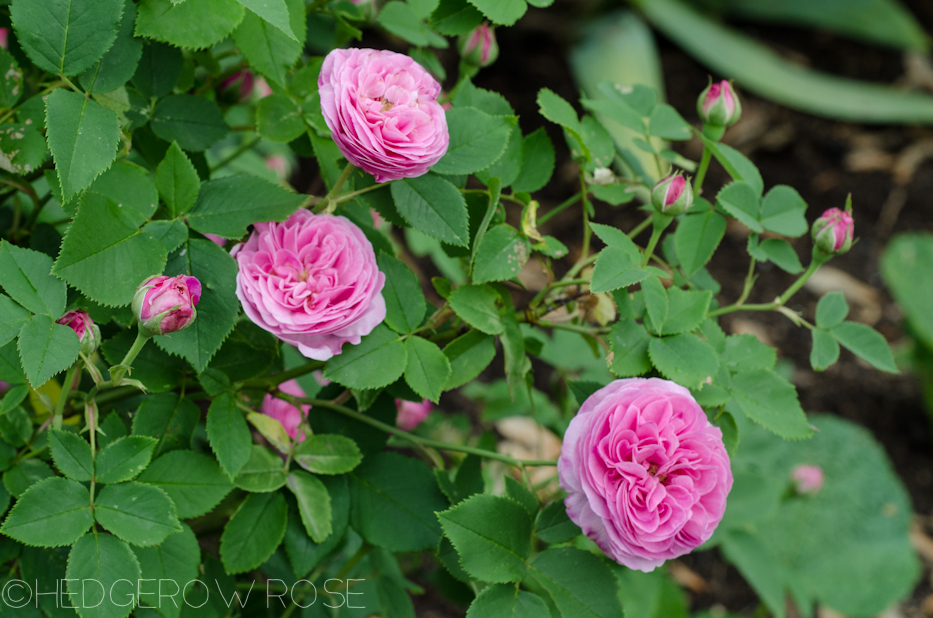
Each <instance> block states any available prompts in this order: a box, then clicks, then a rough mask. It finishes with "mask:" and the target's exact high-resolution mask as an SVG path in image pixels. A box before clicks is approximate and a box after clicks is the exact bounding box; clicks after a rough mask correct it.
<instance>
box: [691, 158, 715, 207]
mask: <svg viewBox="0 0 933 618" xmlns="http://www.w3.org/2000/svg"><path fill="white" fill-rule="evenodd" d="M712 155H713V152H712V151H711V150H710V149H709V148H707V147H706V146H705V145H704V146H703V156H702V157H701V158H700V167H699V169H698V170H697V175H696V177H694V179H693V194H694V195H697V196H699V195H700V191H701V190H702V189H703V180H704V179H705V178H706V170H707V169H709V160H710V158H711V157H712Z"/></svg>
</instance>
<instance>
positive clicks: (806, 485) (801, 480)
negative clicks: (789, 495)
mask: <svg viewBox="0 0 933 618" xmlns="http://www.w3.org/2000/svg"><path fill="white" fill-rule="evenodd" d="M790 476H791V478H792V479H793V480H794V484H795V485H796V486H797V493H799V494H809V495H811V496H812V495H816V494H818V493H820V490H821V489H822V488H823V480H824V477H823V468H821V467H819V466H812V465H809V464H801V465H799V466H797V467H796V468H794V471H793V472H791V475H790Z"/></svg>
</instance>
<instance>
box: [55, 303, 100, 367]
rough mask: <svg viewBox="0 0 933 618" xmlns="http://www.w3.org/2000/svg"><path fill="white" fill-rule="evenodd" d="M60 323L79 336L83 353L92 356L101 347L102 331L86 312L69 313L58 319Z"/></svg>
mask: <svg viewBox="0 0 933 618" xmlns="http://www.w3.org/2000/svg"><path fill="white" fill-rule="evenodd" d="M58 323H59V324H62V325H63V326H67V327H68V328H70V329H71V330H73V331H74V332H75V334H76V335H77V336H78V341H80V342H81V353H82V354H84V355H85V356H90V355H91V354H93V353H94V352H96V351H97V348H98V347H99V346H100V329H99V328H97V324H95V323H94V320H92V319H91V316H89V315H88V314H87V313H86V312H84V311H69V312H68V313H66V314H65V315H63V316H62V317H60V318H58Z"/></svg>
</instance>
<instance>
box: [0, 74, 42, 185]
mask: <svg viewBox="0 0 933 618" xmlns="http://www.w3.org/2000/svg"><path fill="white" fill-rule="evenodd" d="M0 69H2V67H0ZM47 150H48V146H47V145H46V143H45V138H44V137H42V134H41V133H39V131H38V129H37V128H36V127H34V126H31V125H27V124H4V125H3V129H0V168H3V169H5V170H6V171H8V172H12V173H13V174H18V175H21V176H22V175H25V174H29V173H30V172H33V171H34V170H37V169H38V168H39V167H40V166H41V165H42V164H43V163H44V162H45V155H46V151H47Z"/></svg>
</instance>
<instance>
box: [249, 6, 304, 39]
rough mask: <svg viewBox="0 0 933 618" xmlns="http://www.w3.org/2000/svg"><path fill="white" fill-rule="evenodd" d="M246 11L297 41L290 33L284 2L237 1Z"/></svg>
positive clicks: (289, 23) (290, 27)
mask: <svg viewBox="0 0 933 618" xmlns="http://www.w3.org/2000/svg"><path fill="white" fill-rule="evenodd" d="M237 1H238V2H239V3H240V4H242V5H243V6H245V7H246V8H247V9H249V10H250V11H252V12H253V13H255V14H256V15H259V16H260V17H261V18H262V19H263V20H264V21H265V22H267V23H269V24H272V25H273V26H275V27H276V28H278V29H279V31H281V32H282V33H283V34H285V36H287V37H289V38H290V39H294V40H295V41H298V39H297V38H296V37H295V33H294V32H292V26H291V22H290V21H289V15H288V7H287V6H286V4H285V0H237Z"/></svg>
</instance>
